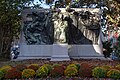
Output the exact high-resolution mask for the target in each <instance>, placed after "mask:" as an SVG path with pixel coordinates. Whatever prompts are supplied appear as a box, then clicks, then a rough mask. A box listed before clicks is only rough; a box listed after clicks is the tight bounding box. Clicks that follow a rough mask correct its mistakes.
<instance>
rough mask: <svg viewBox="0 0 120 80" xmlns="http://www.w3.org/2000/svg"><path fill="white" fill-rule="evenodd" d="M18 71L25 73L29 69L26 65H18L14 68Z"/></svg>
mask: <svg viewBox="0 0 120 80" xmlns="http://www.w3.org/2000/svg"><path fill="white" fill-rule="evenodd" d="M14 68H15V69H16V70H17V71H21V72H22V71H23V70H24V69H27V66H26V65H24V64H18V65H16V66H15V67H14Z"/></svg>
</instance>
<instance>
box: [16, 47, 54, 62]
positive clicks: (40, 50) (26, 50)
mask: <svg viewBox="0 0 120 80" xmlns="http://www.w3.org/2000/svg"><path fill="white" fill-rule="evenodd" d="M52 48H53V45H20V54H19V55H18V58H17V60H23V59H50V58H51V53H52Z"/></svg>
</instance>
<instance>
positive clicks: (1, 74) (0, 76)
mask: <svg viewBox="0 0 120 80" xmlns="http://www.w3.org/2000/svg"><path fill="white" fill-rule="evenodd" d="M3 77H4V73H3V72H2V71H0V80H2V78H3Z"/></svg>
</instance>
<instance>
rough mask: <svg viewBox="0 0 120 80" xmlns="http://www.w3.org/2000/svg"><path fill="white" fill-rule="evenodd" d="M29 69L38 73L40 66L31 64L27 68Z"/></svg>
mask: <svg viewBox="0 0 120 80" xmlns="http://www.w3.org/2000/svg"><path fill="white" fill-rule="evenodd" d="M27 68H28V69H33V70H34V71H37V70H38V68H39V65H38V64H30V65H29V66H27Z"/></svg>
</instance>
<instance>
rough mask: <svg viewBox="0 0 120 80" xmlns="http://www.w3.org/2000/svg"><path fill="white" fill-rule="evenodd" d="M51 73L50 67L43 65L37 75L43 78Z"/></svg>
mask: <svg viewBox="0 0 120 80" xmlns="http://www.w3.org/2000/svg"><path fill="white" fill-rule="evenodd" d="M48 73H49V69H48V67H47V66H41V67H40V68H39V69H38V70H37V71H36V76H37V77H40V78H43V77H47V76H48Z"/></svg>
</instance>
